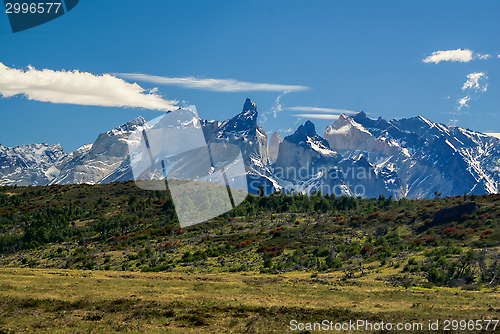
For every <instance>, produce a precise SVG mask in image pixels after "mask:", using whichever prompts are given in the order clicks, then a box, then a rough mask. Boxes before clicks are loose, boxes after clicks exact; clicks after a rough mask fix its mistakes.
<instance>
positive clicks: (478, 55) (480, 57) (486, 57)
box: [476, 53, 491, 59]
mask: <svg viewBox="0 0 500 334" xmlns="http://www.w3.org/2000/svg"><path fill="white" fill-rule="evenodd" d="M476 57H477V58H479V59H488V58H490V57H491V55H488V54H486V55H482V54H480V53H477V54H476Z"/></svg>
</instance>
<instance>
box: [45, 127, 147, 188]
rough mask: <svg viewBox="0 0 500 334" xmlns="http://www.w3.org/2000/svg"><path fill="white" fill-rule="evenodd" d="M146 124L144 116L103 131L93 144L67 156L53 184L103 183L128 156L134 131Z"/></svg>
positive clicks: (52, 181)
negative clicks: (129, 141) (129, 142)
mask: <svg viewBox="0 0 500 334" xmlns="http://www.w3.org/2000/svg"><path fill="white" fill-rule="evenodd" d="M146 127H147V124H146V121H145V120H144V118H142V117H138V118H136V119H133V120H131V121H129V122H127V123H125V124H122V125H120V126H119V127H117V128H115V129H113V130H110V131H107V132H105V133H101V134H100V135H99V136H98V137H97V139H96V140H95V141H94V143H93V144H92V145H84V146H82V147H80V148H79V149H77V150H75V151H74V152H72V153H71V154H70V155H69V156H68V157H67V158H66V159H65V162H64V164H63V167H62V169H61V172H60V174H59V175H58V176H57V177H56V178H54V179H53V180H51V182H50V183H51V184H74V183H88V184H95V183H99V182H100V181H101V180H103V179H105V178H106V177H108V176H109V175H110V174H111V173H113V172H114V171H115V170H116V169H117V168H118V167H119V166H120V165H121V164H122V162H123V161H124V160H125V159H126V158H127V155H128V144H127V140H128V137H129V136H130V134H131V133H132V132H134V131H138V130H139V131H140V130H142V129H143V128H146Z"/></svg>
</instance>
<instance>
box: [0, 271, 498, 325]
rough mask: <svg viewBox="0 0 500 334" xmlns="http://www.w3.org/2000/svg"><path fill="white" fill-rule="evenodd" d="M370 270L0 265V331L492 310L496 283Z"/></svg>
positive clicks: (477, 314)
mask: <svg viewBox="0 0 500 334" xmlns="http://www.w3.org/2000/svg"><path fill="white" fill-rule="evenodd" d="M388 270H389V269H388ZM378 274H380V273H373V275H378ZM384 274H386V275H387V274H390V273H388V272H387V273H384ZM373 275H366V276H364V277H360V278H358V279H350V280H347V281H345V280H342V275H341V273H340V272H338V273H328V274H319V275H316V274H314V275H311V273H304V272H301V273H299V272H289V273H286V274H279V275H263V274H259V273H251V272H244V273H217V274H181V273H140V272H123V271H89V270H87V271H85V270H82V271H80V270H61V269H50V270H43V269H29V268H2V269H0V303H1V306H0V333H121V332H124V333H284V332H301V331H291V330H290V327H287V325H290V321H291V320H293V319H295V320H297V321H298V322H303V323H307V322H321V321H322V320H324V319H327V320H330V321H333V322H348V321H349V320H351V321H356V320H366V321H370V322H372V323H375V322H379V323H380V322H381V321H384V322H391V323H415V322H421V323H423V324H424V326H427V323H428V320H433V321H435V320H440V324H441V327H442V324H443V321H444V320H445V319H456V320H471V319H472V320H477V319H498V318H499V317H500V294H499V293H498V291H496V290H481V291H464V290H461V289H455V288H432V289H424V288H415V287H411V288H409V289H405V288H402V287H393V286H389V285H387V283H384V282H381V281H378V280H377V279H376V277H374V276H373ZM498 327H500V326H498ZM424 328H426V327H424ZM308 332H315V331H302V332H301V333H308ZM347 332H349V331H347ZM365 332H366V331H365ZM392 332H396V331H392ZM409 332H411V331H409ZM416 332H420V333H421V332H427V331H425V330H424V331H416ZM439 332H445V331H443V330H440V331H439ZM487 332H493V331H491V329H490V330H489V331H487ZM405 333H406V332H405Z"/></svg>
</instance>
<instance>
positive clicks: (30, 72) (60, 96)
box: [0, 62, 178, 110]
mask: <svg viewBox="0 0 500 334" xmlns="http://www.w3.org/2000/svg"><path fill="white" fill-rule="evenodd" d="M145 92H146V90H145V89H143V88H142V87H141V86H139V85H138V84H135V83H134V84H131V83H128V82H126V81H124V80H122V79H119V78H116V77H114V76H112V75H109V74H104V75H94V74H91V73H87V72H79V71H77V70H75V71H70V72H66V71H53V70H49V69H43V70H37V69H35V68H33V67H31V66H29V67H28V69H27V70H26V71H23V70H19V69H15V68H10V67H7V66H5V65H4V64H3V63H1V62H0V96H3V97H11V96H15V95H24V96H26V97H27V98H28V99H29V100H35V101H42V102H51V103H67V104H79V105H91V106H104V107H137V108H145V109H152V110H174V109H177V108H178V107H176V106H175V104H176V103H177V101H169V100H165V99H163V98H162V97H161V96H160V95H157V94H155V93H156V91H155V90H154V89H153V90H151V91H149V93H145Z"/></svg>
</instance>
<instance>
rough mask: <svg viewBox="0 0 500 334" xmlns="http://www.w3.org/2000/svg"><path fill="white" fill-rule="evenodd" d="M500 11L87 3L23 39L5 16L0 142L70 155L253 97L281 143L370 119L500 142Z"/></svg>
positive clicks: (388, 4)
mask: <svg viewBox="0 0 500 334" xmlns="http://www.w3.org/2000/svg"><path fill="white" fill-rule="evenodd" d="M499 13H500V2H498V1H481V2H472V1H278V0H275V1H269V0H267V1H216V0H214V1H160V0H149V1H138V0H137V1H132V0H119V1H118V0H106V1H98V0H85V1H83V0H82V1H80V3H79V4H78V5H77V6H76V7H75V8H74V9H73V10H72V11H70V12H68V13H67V14H66V15H63V16H62V17H60V18H58V19H56V20H54V21H51V22H48V23H46V24H44V25H41V26H38V27H35V28H32V29H29V30H26V31H23V32H18V33H15V34H14V33H12V31H11V28H10V26H9V22H8V18H7V15H6V14H5V13H0V63H1V64H0V95H1V97H0V120H1V122H0V143H1V144H2V145H5V146H15V145H21V144H29V143H34V142H37V143H40V142H47V143H49V144H53V143H61V144H62V145H63V148H64V149H65V150H66V151H71V150H74V149H76V148H77V147H79V146H81V145H83V144H86V143H91V142H93V141H94V140H95V138H96V137H97V135H98V134H99V133H101V132H104V131H107V130H109V129H112V128H114V127H116V126H118V125H120V124H122V123H124V122H126V121H128V120H130V119H132V118H134V117H137V116H139V115H142V116H144V117H145V118H146V119H152V118H155V117H157V116H158V115H160V113H161V112H163V111H161V110H162V109H163V110H167V109H168V108H172V107H176V106H183V105H185V104H187V105H195V106H196V108H197V111H198V114H199V116H200V117H201V118H205V119H216V120H221V121H222V120H225V119H228V118H230V117H232V116H234V115H235V114H237V113H238V112H240V111H241V108H242V106H243V103H244V101H245V99H246V98H247V97H249V98H251V99H252V100H253V101H254V102H255V103H256V104H257V108H258V110H259V112H260V119H259V122H260V123H261V125H263V126H264V128H265V130H266V131H267V132H273V131H279V132H280V133H281V134H282V136H286V135H288V134H290V132H289V131H294V130H295V129H296V128H297V127H298V125H299V124H302V123H304V122H305V121H306V120H307V119H311V120H312V121H313V122H314V123H315V124H316V127H317V131H318V133H320V134H321V135H322V133H323V131H324V129H325V127H326V126H327V125H330V124H332V123H333V122H334V121H335V117H336V115H338V114H339V112H342V111H344V112H347V113H349V112H359V111H362V110H363V111H365V112H366V113H368V115H369V116H370V117H373V118H376V117H379V116H382V117H384V118H386V119H392V118H402V117H412V116H416V115H422V116H424V117H426V118H428V119H431V120H433V121H436V122H441V123H446V124H454V125H457V126H462V127H466V128H470V129H473V130H477V131H482V132H495V133H499V132H500V108H499V105H500V103H499V102H500V79H499V76H500V57H499V55H500V43H498V41H500V23H499V20H498V14H499ZM74 71H77V72H74ZM134 83H136V84H134ZM42 101H48V102H42ZM155 109H156V110H155Z"/></svg>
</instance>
